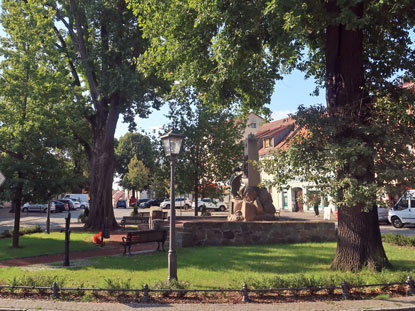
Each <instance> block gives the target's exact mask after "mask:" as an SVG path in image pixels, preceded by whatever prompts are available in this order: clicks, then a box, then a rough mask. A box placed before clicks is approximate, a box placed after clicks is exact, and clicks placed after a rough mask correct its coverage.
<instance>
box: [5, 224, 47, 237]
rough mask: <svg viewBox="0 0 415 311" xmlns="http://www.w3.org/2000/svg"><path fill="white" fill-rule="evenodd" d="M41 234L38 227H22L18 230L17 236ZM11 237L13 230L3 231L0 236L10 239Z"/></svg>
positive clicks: (40, 229)
mask: <svg viewBox="0 0 415 311" xmlns="http://www.w3.org/2000/svg"><path fill="white" fill-rule="evenodd" d="M39 232H42V228H41V227H40V226H39V225H35V226H29V227H22V228H20V230H19V235H25V234H31V233H39ZM12 236H13V230H5V231H3V233H1V234H0V238H11V237H12Z"/></svg>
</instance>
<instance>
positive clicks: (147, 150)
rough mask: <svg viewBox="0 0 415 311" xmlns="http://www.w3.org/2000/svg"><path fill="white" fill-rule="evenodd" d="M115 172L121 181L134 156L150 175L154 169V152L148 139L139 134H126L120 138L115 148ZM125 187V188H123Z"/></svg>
mask: <svg viewBox="0 0 415 311" xmlns="http://www.w3.org/2000/svg"><path fill="white" fill-rule="evenodd" d="M115 156H116V161H117V164H116V171H117V173H118V174H119V175H120V178H121V180H124V177H125V176H126V174H127V173H128V171H129V170H128V165H129V164H130V163H131V161H132V159H133V157H134V156H136V157H137V159H138V160H140V161H142V162H143V164H144V165H145V166H146V167H147V168H148V169H149V172H150V173H152V172H153V169H154V152H153V146H152V144H151V141H150V138H149V137H147V136H145V135H142V134H140V133H127V134H125V135H124V136H122V137H120V139H119V141H118V144H117V146H116V148H115ZM124 187H125V186H124Z"/></svg>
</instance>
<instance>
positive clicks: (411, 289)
mask: <svg viewBox="0 0 415 311" xmlns="http://www.w3.org/2000/svg"><path fill="white" fill-rule="evenodd" d="M406 284H408V294H409V295H415V288H414V285H415V283H414V280H412V277H411V276H410V275H409V276H408V278H407V279H406Z"/></svg>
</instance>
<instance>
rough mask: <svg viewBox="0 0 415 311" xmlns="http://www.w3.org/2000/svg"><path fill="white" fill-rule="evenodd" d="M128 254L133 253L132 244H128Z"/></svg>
mask: <svg viewBox="0 0 415 311" xmlns="http://www.w3.org/2000/svg"><path fill="white" fill-rule="evenodd" d="M128 254H129V255H131V244H130V245H128Z"/></svg>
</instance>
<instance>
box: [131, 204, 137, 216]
mask: <svg viewBox="0 0 415 311" xmlns="http://www.w3.org/2000/svg"><path fill="white" fill-rule="evenodd" d="M137 215H138V207H137V206H134V208H133V210H132V211H131V214H130V216H137Z"/></svg>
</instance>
